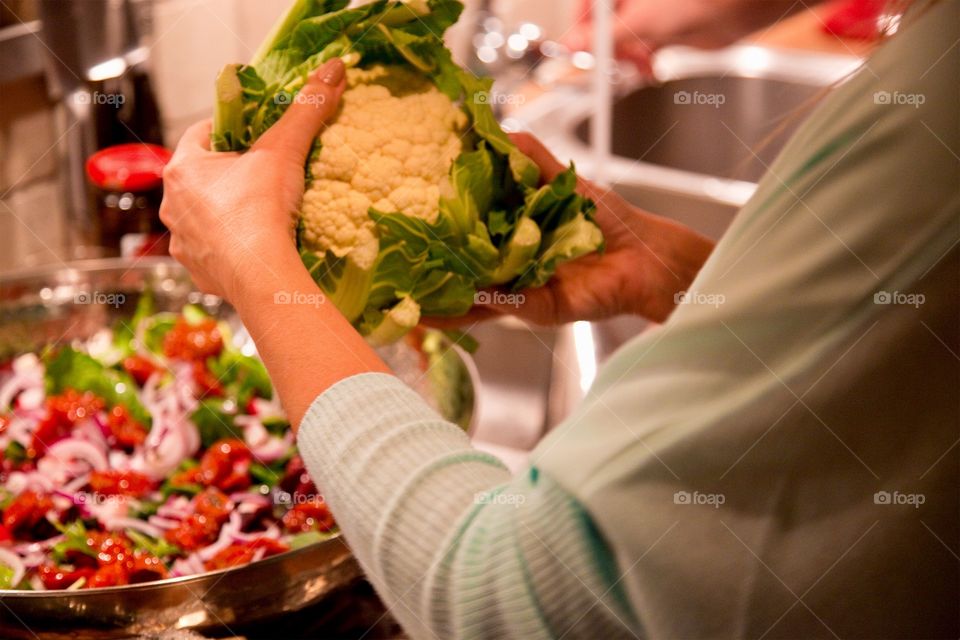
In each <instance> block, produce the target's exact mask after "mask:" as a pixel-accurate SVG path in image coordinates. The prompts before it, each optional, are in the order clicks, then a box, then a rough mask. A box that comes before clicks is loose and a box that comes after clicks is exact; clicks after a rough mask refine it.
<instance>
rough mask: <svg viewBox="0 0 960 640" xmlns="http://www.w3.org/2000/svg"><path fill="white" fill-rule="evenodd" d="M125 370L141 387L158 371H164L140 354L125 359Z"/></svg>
mask: <svg viewBox="0 0 960 640" xmlns="http://www.w3.org/2000/svg"><path fill="white" fill-rule="evenodd" d="M123 368H124V370H125V371H126V372H127V373H129V374H130V377H131V378H133V379H134V380H136V382H137V384H139V385H140V386H141V387H142V386H143V385H144V383H146V381H147V380H149V379H150V376H152V375H153V374H155V373H156V372H158V371H162V369H161V368H160V367H158V366H157V365H156V364H154V362H153V361H152V360H150V359H149V358H147V357H146V356H142V355H140V354H134V355H132V356H129V357H127V358H124V359H123Z"/></svg>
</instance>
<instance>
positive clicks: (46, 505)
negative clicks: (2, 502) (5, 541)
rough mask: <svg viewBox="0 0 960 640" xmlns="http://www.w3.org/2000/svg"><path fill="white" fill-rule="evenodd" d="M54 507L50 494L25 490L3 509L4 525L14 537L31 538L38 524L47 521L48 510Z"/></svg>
mask: <svg viewBox="0 0 960 640" xmlns="http://www.w3.org/2000/svg"><path fill="white" fill-rule="evenodd" d="M51 509H53V500H51V499H50V496H48V495H45V494H40V493H36V492H35V491H24V492H23V493H21V494H20V495H18V496H17V497H16V498H14V499H13V502H11V503H10V504H9V505H8V506H7V508H6V509H4V510H3V526H4V527H6V529H7V531H8V532H9V533H10V535H11V536H13V537H14V538H29V537H30V533H31V532H32V531H33V529H34V528H35V527H37V525H39V524H40V523H42V522H46V515H47V512H48V511H50V510H51Z"/></svg>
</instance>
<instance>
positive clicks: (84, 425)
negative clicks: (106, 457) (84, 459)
mask: <svg viewBox="0 0 960 640" xmlns="http://www.w3.org/2000/svg"><path fill="white" fill-rule="evenodd" d="M73 435H74V436H76V437H77V438H79V439H81V440H85V441H87V442H89V443H90V444H92V445H94V446H96V447H97V448H98V449H100V450H101V451H102V452H103V453H105V454H106V453H109V449H110V446H109V445H108V444H107V439H106V438H105V437H104V435H103V431H102V430H101V429H100V425H98V424H97V422H96V420H93V419H91V420H84V421H83V422H81V423H79V424H78V425H76V426H75V427H74V429H73Z"/></svg>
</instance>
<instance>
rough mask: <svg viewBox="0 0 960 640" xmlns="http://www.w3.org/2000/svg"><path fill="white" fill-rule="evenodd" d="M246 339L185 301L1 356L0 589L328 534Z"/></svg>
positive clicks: (150, 571)
mask: <svg viewBox="0 0 960 640" xmlns="http://www.w3.org/2000/svg"><path fill="white" fill-rule="evenodd" d="M335 528H336V525H335V523H334V520H333V517H332V516H331V514H330V510H329V509H328V508H327V505H326V503H325V502H324V500H323V497H322V496H321V495H320V493H319V492H318V491H317V488H316V487H315V486H314V484H313V482H312V481H311V480H310V478H309V476H308V475H307V473H306V471H305V469H304V465H303V461H302V460H301V459H300V457H299V455H297V452H296V447H295V446H294V442H293V436H292V432H291V431H290V429H289V423H288V421H287V420H286V418H285V416H284V414H283V411H282V410H281V408H280V405H279V402H278V401H277V398H276V397H275V396H274V393H273V389H272V387H271V384H270V379H269V377H268V376H267V372H266V370H265V368H264V367H263V364H262V363H261V362H260V360H258V359H257V358H256V356H255V354H254V352H253V349H252V347H243V348H240V347H238V346H235V345H234V344H233V340H232V335H231V330H230V327H229V326H228V325H227V324H226V323H225V322H221V321H218V320H217V319H216V318H214V317H212V316H210V315H208V314H207V313H205V312H204V311H203V310H202V309H200V308H199V307H196V306H192V305H188V306H186V307H184V308H183V309H182V311H181V312H180V313H155V312H154V309H153V302H152V298H151V297H150V296H149V295H145V296H143V297H142V298H141V300H140V302H139V304H138V308H137V311H136V313H135V315H134V316H133V318H132V320H128V321H121V322H118V323H117V324H116V325H115V326H114V327H113V328H112V329H104V330H101V331H100V332H98V333H97V334H95V335H94V336H92V337H91V338H90V339H88V340H86V341H83V342H76V343H74V344H72V345H69V346H67V345H63V346H57V347H53V348H49V349H47V350H45V351H43V352H41V353H27V354H24V355H21V356H19V357H17V358H16V359H15V360H14V361H13V362H12V363H10V364H8V365H7V367H5V368H4V369H0V588H2V589H32V590H47V589H88V588H96V587H109V586H116V585H125V584H134V583H141V582H148V581H152V580H159V579H163V578H167V577H173V576H185V575H191V574H196V573H202V572H205V571H212V570H217V569H224V568H227V567H236V566H240V565H243V564H246V563H249V562H252V561H255V560H259V559H261V558H264V557H267V556H271V555H275V554H278V553H281V552H284V551H288V550H290V549H293V548H298V547H301V546H305V545H308V544H311V543H314V542H317V541H320V540H322V539H324V538H327V537H329V536H331V535H332V534H333V532H334V531H335Z"/></svg>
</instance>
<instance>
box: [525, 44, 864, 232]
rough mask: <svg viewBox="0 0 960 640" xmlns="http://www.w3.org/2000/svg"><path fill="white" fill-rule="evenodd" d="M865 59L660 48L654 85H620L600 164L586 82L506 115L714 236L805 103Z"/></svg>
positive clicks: (638, 198)
mask: <svg viewBox="0 0 960 640" xmlns="http://www.w3.org/2000/svg"><path fill="white" fill-rule="evenodd" d="M861 62H862V61H861V59H860V58H856V57H853V56H837V55H827V54H813V53H796V52H784V51H778V50H772V49H766V48H761V47H755V46H736V47H730V48H728V49H724V50H720V51H698V50H694V49H686V48H673V49H666V50H664V51H662V52H661V53H660V54H659V55H658V57H657V59H656V62H655V65H654V70H655V73H656V76H657V78H658V79H659V83H658V84H651V83H648V82H643V81H637V80H634V81H631V82H627V83H624V84H623V85H622V86H620V87H618V91H617V94H618V96H617V98H616V99H615V102H614V105H613V118H612V126H613V149H612V151H613V157H612V158H610V159H609V160H608V161H606V162H605V163H604V166H603V167H597V166H595V165H596V162H595V161H594V159H593V156H592V154H591V150H590V147H589V146H588V145H589V130H590V117H591V114H592V113H593V111H594V110H595V109H596V105H594V104H593V102H592V100H591V99H590V97H589V95H588V94H587V92H586V91H585V90H584V89H583V88H580V87H576V86H568V87H559V88H557V89H555V90H551V91H549V92H547V93H546V94H545V95H544V96H542V97H540V98H538V99H536V100H533V101H531V102H530V103H529V104H527V105H525V106H524V107H523V108H522V109H520V110H519V111H518V112H516V113H514V114H512V116H513V122H514V124H515V125H516V126H518V127H520V128H524V129H527V130H529V131H531V132H532V133H534V134H535V135H537V136H538V137H540V138H541V139H542V140H544V142H545V143H546V144H547V146H549V147H550V148H551V150H553V151H554V153H556V154H557V155H558V156H559V157H561V158H572V159H573V160H575V161H576V163H577V167H578V169H579V170H580V171H581V172H582V173H584V174H585V175H588V176H592V177H594V178H597V179H599V180H601V181H602V182H606V183H608V184H610V185H611V186H612V187H613V189H614V190H615V191H617V192H619V193H620V194H621V195H623V196H624V197H626V198H627V199H628V200H630V201H631V202H633V203H635V204H637V205H638V206H641V207H643V208H646V209H648V210H650V211H653V212H655V213H659V214H661V215H665V216H667V217H671V218H675V219H677V220H679V221H681V222H684V223H686V224H688V225H690V226H692V227H693V228H695V229H698V230H699V231H701V232H703V233H705V234H707V235H710V236H712V237H715V238H716V237H719V236H720V235H721V234H722V233H723V231H724V229H726V227H727V225H728V224H729V223H730V220H731V219H732V217H733V215H734V214H735V213H736V212H737V210H738V209H739V208H740V207H741V206H742V205H743V204H744V203H745V202H746V201H747V199H749V197H750V195H751V194H752V193H753V191H754V189H755V188H756V182H757V180H758V179H759V177H760V176H761V175H762V174H763V172H764V170H765V167H766V166H767V165H769V164H770V163H771V162H772V161H773V159H774V158H775V157H776V155H777V153H779V151H780V148H781V147H782V146H783V144H784V143H785V142H786V140H787V138H788V137H789V136H790V134H791V133H792V132H793V131H794V130H795V129H796V127H797V126H798V125H799V124H800V122H802V120H803V116H804V115H805V110H806V109H807V108H808V107H810V106H812V105H813V103H814V102H815V101H816V99H817V98H818V97H819V96H820V95H821V94H823V93H825V92H826V91H828V90H829V87H830V86H831V85H834V84H837V83H839V82H842V81H843V80H844V79H845V78H847V77H848V76H849V75H850V74H851V73H852V72H853V71H855V70H856V69H857V68H858V67H859V66H860V64H861Z"/></svg>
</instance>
